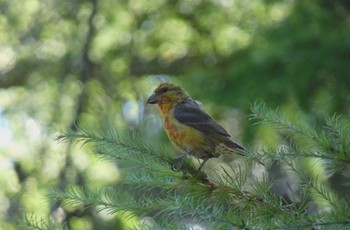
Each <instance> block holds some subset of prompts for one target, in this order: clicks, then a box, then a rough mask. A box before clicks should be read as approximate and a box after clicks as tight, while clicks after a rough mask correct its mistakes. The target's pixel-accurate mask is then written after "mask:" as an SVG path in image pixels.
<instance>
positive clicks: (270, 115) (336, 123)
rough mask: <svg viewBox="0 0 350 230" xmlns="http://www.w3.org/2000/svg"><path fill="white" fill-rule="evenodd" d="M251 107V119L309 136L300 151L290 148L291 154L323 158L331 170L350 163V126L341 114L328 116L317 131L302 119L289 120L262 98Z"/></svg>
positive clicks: (292, 132)
mask: <svg viewBox="0 0 350 230" xmlns="http://www.w3.org/2000/svg"><path fill="white" fill-rule="evenodd" d="M251 110H252V112H253V114H252V115H251V117H250V119H252V120H257V122H256V124H259V123H265V124H268V125H271V126H273V127H275V128H276V129H278V130H285V131H287V132H288V135H290V136H294V137H295V136H296V135H301V136H303V137H305V138H307V139H309V142H308V143H307V144H306V145H305V144H304V145H303V146H302V147H299V148H298V151H297V152H288V154H289V155H288V156H289V157H297V158H301V157H302V158H305V157H310V158H320V159H323V160H325V165H326V169H327V170H328V171H330V172H334V171H339V170H342V169H344V168H345V167H347V166H348V165H350V141H349V140H350V128H349V125H348V124H347V123H346V122H345V121H343V120H341V119H340V116H337V115H334V116H333V117H331V118H329V119H328V120H327V121H326V126H325V130H323V131H321V132H319V133H317V132H316V131H315V129H313V128H310V127H309V126H308V125H307V124H304V123H302V122H301V121H298V122H296V123H293V122H291V121H289V120H288V119H287V118H285V117H284V116H282V115H281V114H280V113H279V112H278V110H271V109H269V108H267V106H266V105H265V104H264V103H262V102H255V103H254V104H253V105H252V106H251ZM282 154H283V153H281V155H280V156H282Z"/></svg>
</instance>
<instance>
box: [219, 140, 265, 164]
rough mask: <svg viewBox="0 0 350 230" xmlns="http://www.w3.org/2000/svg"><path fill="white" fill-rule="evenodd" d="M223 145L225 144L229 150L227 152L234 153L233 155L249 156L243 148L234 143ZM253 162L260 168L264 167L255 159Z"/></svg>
mask: <svg viewBox="0 0 350 230" xmlns="http://www.w3.org/2000/svg"><path fill="white" fill-rule="evenodd" d="M224 144H225V146H226V147H228V148H229V149H231V150H230V151H229V152H234V153H236V154H239V155H241V156H248V155H251V154H250V152H249V151H248V150H246V149H245V148H244V147H242V146H241V145H239V144H237V143H236V142H233V141H229V142H225V143H224ZM255 160H256V161H257V162H258V163H259V164H261V165H262V166H265V164H264V163H262V162H261V160H260V159H255Z"/></svg>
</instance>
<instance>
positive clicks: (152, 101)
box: [147, 93, 158, 104]
mask: <svg viewBox="0 0 350 230" xmlns="http://www.w3.org/2000/svg"><path fill="white" fill-rule="evenodd" d="M156 103H158V98H157V95H156V94H155V93H153V94H152V95H151V96H150V97H149V98H148V100H147V104H156Z"/></svg>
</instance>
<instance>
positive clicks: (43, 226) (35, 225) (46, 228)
mask: <svg viewBox="0 0 350 230" xmlns="http://www.w3.org/2000/svg"><path fill="white" fill-rule="evenodd" d="M19 227H20V228H21V229H27V230H68V228H67V226H66V225H58V224H54V223H53V222H52V221H49V222H46V221H44V220H43V219H41V218H35V217H34V216H25V217H24V218H23V221H22V222H21V224H20V226H19Z"/></svg>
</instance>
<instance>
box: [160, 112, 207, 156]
mask: <svg viewBox="0 0 350 230" xmlns="http://www.w3.org/2000/svg"><path fill="white" fill-rule="evenodd" d="M163 122H164V129H165V131H166V133H167V135H168V137H169V138H170V140H171V141H172V142H173V143H174V145H175V146H176V147H178V148H179V149H180V150H182V151H185V152H191V151H196V150H197V149H201V146H203V145H205V144H206V141H205V139H204V136H203V135H202V134H201V133H200V132H199V131H197V130H195V129H193V128H191V127H189V126H187V125H185V124H182V123H180V122H179V121H177V120H176V118H175V117H174V116H173V113H172V112H170V113H169V114H167V115H165V116H163Z"/></svg>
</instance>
